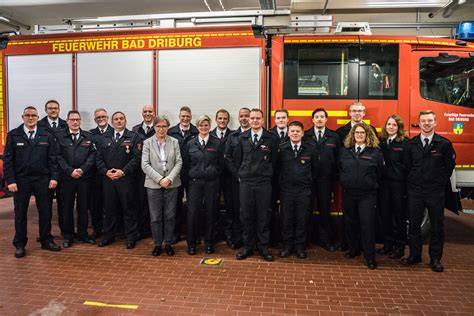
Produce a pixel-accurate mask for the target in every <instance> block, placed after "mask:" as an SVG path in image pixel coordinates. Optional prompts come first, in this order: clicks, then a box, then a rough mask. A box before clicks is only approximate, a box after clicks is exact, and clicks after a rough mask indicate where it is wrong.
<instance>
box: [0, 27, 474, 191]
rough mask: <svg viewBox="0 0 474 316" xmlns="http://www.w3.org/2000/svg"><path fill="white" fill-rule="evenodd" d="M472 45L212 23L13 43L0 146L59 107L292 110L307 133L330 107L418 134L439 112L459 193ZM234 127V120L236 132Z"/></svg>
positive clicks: (1, 92) (5, 60) (339, 121)
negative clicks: (430, 114) (362, 111)
mask: <svg viewBox="0 0 474 316" xmlns="http://www.w3.org/2000/svg"><path fill="white" fill-rule="evenodd" d="M473 62H474V44H472V43H469V42H464V41H456V40H449V39H438V38H421V37H392V36H334V35H331V36H329V35H327V36H313V35H305V36H302V35H274V36H271V37H267V38H263V37H258V36H255V35H254V32H253V31H252V29H251V28H250V27H247V26H219V27H217V26H213V27H193V28H173V29H149V30H132V31H101V32H83V33H64V34H52V35H28V36H10V37H9V38H8V45H7V47H6V48H5V49H3V50H0V140H1V143H2V144H3V143H4V142H5V138H6V133H7V131H8V130H10V129H12V128H14V127H16V126H17V125H18V124H19V123H20V122H21V111H22V109H23V108H24V107H25V106H27V105H35V106H37V107H38V109H39V111H40V112H41V111H42V107H43V104H44V103H45V101H46V100H49V99H56V100H58V101H59V102H60V104H61V114H62V115H64V114H65V113H66V112H67V111H68V110H70V109H77V110H79V111H81V113H83V121H84V122H83V125H84V128H89V127H92V125H93V121H92V113H93V111H94V109H95V108H98V107H104V108H106V109H108V110H109V112H114V111H115V110H121V111H124V112H125V113H126V114H127V117H128V122H129V124H134V123H138V122H139V121H141V117H140V109H141V107H142V106H143V105H144V104H153V106H154V107H155V108H156V111H157V112H158V113H160V114H165V115H168V116H169V117H170V119H171V121H174V122H176V120H177V109H178V108H179V107H180V106H182V105H188V106H190V107H191V108H192V109H193V114H194V115H195V117H196V116H197V115H199V114H204V113H206V114H211V115H212V114H213V113H215V112H216V110H217V109H219V108H226V109H228V110H229V111H230V112H231V114H235V113H237V110H238V108H240V107H242V106H246V107H260V108H262V110H264V112H265V113H266V115H267V124H268V125H271V122H272V114H273V113H274V110H276V109H278V108H286V109H288V110H289V112H290V117H291V119H292V120H296V119H298V120H301V121H303V122H304V124H305V126H306V127H309V126H310V125H311V111H312V110H313V109H314V108H316V107H324V108H326V109H327V110H328V112H329V116H330V119H329V126H330V127H331V128H334V129H335V128H337V127H339V126H341V125H343V124H345V123H347V121H348V111H347V110H348V106H349V104H351V103H352V102H353V101H361V102H363V103H364V105H365V106H366V108H367V109H366V113H367V114H366V118H365V119H366V120H367V122H370V124H372V125H373V126H375V127H376V128H377V129H379V130H380V128H381V127H382V124H383V122H384V121H385V119H386V118H387V117H388V116H389V115H390V114H393V113H398V114H399V115H400V116H401V117H402V118H403V119H404V121H405V124H406V126H407V127H408V129H409V132H410V136H413V135H415V134H417V133H418V132H419V126H418V125H417V120H418V113H419V111H420V110H424V109H432V110H434V111H435V112H436V113H437V124H438V126H437V132H438V133H439V134H441V135H443V136H445V137H447V138H449V139H450V140H451V141H452V142H453V143H454V147H455V149H456V152H457V166H456V172H455V174H454V175H453V186H457V187H472V186H473V185H474V158H473V156H472V155H471V153H472V151H473V150H474V124H473V122H472V121H471V120H474V101H473V93H474V89H473V86H474V85H473V81H474V80H473V74H474V71H473ZM236 125H237V121H236V118H235V115H234V117H233V118H232V120H231V127H236Z"/></svg>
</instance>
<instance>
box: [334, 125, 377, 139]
mask: <svg viewBox="0 0 474 316" xmlns="http://www.w3.org/2000/svg"><path fill="white" fill-rule="evenodd" d="M351 128H352V125H351V122H350V121H349V123H347V124H346V125H344V126H342V127H339V128H338V129H337V130H336V133H337V135H339V138H340V139H341V143H342V144H344V139H346V136H347V135H348V134H349V132H350V131H351ZM370 128H371V129H372V130H373V131H374V133H375V136H377V130H376V129H375V127H373V126H372V125H370Z"/></svg>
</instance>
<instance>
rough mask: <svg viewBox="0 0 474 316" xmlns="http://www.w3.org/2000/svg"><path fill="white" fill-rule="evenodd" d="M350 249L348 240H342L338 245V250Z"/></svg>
mask: <svg viewBox="0 0 474 316" xmlns="http://www.w3.org/2000/svg"><path fill="white" fill-rule="evenodd" d="M348 249H349V245H347V243H346V242H341V243H340V244H339V245H338V246H337V250H339V251H347V250H348Z"/></svg>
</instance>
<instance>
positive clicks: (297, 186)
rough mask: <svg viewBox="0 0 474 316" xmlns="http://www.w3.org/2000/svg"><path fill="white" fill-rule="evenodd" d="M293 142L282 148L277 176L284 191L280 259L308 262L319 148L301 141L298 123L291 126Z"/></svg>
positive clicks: (282, 191) (288, 142)
mask: <svg viewBox="0 0 474 316" xmlns="http://www.w3.org/2000/svg"><path fill="white" fill-rule="evenodd" d="M288 135H289V138H290V141H287V142H284V143H282V144H280V150H279V153H278V158H279V159H278V162H279V163H278V170H279V172H278V175H279V180H280V189H281V217H282V237H283V245H284V246H283V250H282V251H281V252H280V257H282V258H286V257H289V256H290V255H291V254H292V252H293V251H295V253H296V257H297V258H300V259H305V258H306V257H307V254H306V240H307V231H308V217H309V210H310V205H311V187H312V184H313V178H314V176H315V174H316V170H317V168H318V166H317V162H318V157H317V154H316V148H314V145H313V144H312V143H311V142H307V141H304V140H302V139H303V135H304V126H303V124H302V123H301V122H298V121H295V122H292V123H290V125H289V126H288Z"/></svg>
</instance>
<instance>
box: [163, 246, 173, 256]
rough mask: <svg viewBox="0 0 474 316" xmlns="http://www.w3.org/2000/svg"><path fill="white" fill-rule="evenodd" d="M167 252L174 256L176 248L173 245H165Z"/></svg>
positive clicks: (168, 254)
mask: <svg viewBox="0 0 474 316" xmlns="http://www.w3.org/2000/svg"><path fill="white" fill-rule="evenodd" d="M165 252H166V255H167V256H173V255H174V249H173V247H171V245H165Z"/></svg>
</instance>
